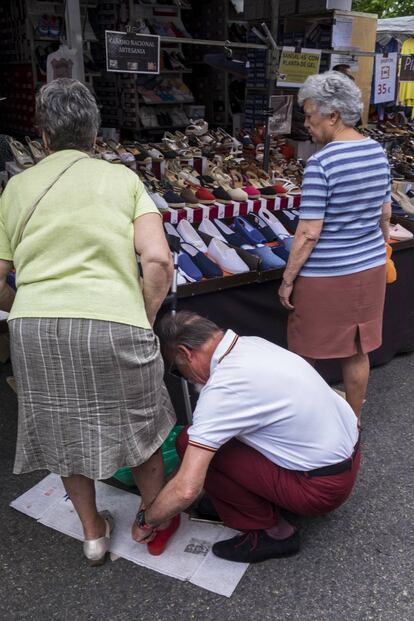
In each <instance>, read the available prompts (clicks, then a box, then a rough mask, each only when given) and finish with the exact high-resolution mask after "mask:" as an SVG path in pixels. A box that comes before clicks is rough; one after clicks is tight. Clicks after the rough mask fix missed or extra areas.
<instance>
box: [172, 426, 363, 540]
mask: <svg viewBox="0 0 414 621" xmlns="http://www.w3.org/2000/svg"><path fill="white" fill-rule="evenodd" d="M187 444H188V435H187V428H185V429H183V430H182V432H181V433H180V435H179V436H178V437H177V440H176V446H177V452H178V454H179V456H180V458H181V459H182V458H183V456H184V453H185V450H186V448H187ZM360 460H361V454H360V449H358V450H357V451H356V453H355V455H354V458H353V460H352V468H351V469H350V470H347V471H346V472H343V473H341V474H335V475H330V476H323V477H309V476H305V475H304V474H301V473H300V472H296V471H294V470H287V469H286V468H281V467H280V466H277V465H275V464H273V463H272V462H271V461H269V460H268V459H267V458H266V457H264V456H263V455H262V454H261V453H259V452H258V451H256V450H255V449H253V448H251V447H249V446H247V445H245V444H243V443H242V442H239V441H238V440H230V442H227V443H226V444H225V445H224V446H222V447H221V448H220V449H219V450H218V451H217V453H216V454H215V455H214V457H213V459H212V461H211V463H210V466H209V468H208V471H207V476H206V480H205V484H204V489H205V490H206V492H207V494H208V495H209V497H210V498H211V500H212V502H213V504H214V506H215V508H216V510H217V513H218V514H219V515H220V517H221V519H222V520H223V522H224V524H226V526H230V527H231V528H235V529H236V530H256V529H262V528H270V527H272V526H274V525H275V524H277V522H278V517H279V511H278V508H279V507H280V508H283V509H288V510H289V511H292V512H293V513H297V514H299V515H306V516H318V515H324V514H326V513H329V512H330V511H333V510H334V509H336V508H337V507H339V506H340V505H341V504H342V503H343V502H345V500H346V499H347V498H348V496H349V495H350V493H351V491H352V488H353V486H354V483H355V480H356V476H357V473H358V468H359V463H360Z"/></svg>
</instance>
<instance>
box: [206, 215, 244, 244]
mask: <svg viewBox="0 0 414 621" xmlns="http://www.w3.org/2000/svg"><path fill="white" fill-rule="evenodd" d="M214 225H215V226H216V227H217V228H218V230H219V231H220V233H221V235H222V236H223V237H224V239H225V240H226V242H227V243H228V244H230V245H231V246H236V247H237V248H242V247H243V246H244V245H245V244H246V239H245V238H244V237H243V236H242V235H239V234H238V233H236V232H235V231H234V230H233V229H232V228H230V227H229V226H227V224H224V222H221V221H220V220H217V219H216V220H214Z"/></svg>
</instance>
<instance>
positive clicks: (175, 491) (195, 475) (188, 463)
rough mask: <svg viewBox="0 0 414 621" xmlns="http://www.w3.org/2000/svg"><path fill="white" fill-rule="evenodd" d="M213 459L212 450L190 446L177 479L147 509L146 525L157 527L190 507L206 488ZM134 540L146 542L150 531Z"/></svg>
mask: <svg viewBox="0 0 414 621" xmlns="http://www.w3.org/2000/svg"><path fill="white" fill-rule="evenodd" d="M213 457H214V453H213V452H212V451H208V450H205V449H202V448H198V447H196V446H191V445H190V446H188V447H187V449H186V451H185V454H184V458H183V462H182V464H181V467H180V469H179V471H178V472H177V474H176V475H175V477H174V478H172V479H171V481H169V482H168V483H167V485H166V486H165V487H163V489H162V490H161V491H160V493H159V494H158V496H157V497H156V498H155V500H154V501H153V502H152V503H151V504H150V506H149V507H147V508H146V509H145V522H146V523H147V524H149V525H150V526H158V525H159V524H161V523H163V522H166V521H167V520H168V519H170V518H172V517H173V516H174V515H176V514H177V513H180V511H183V510H184V509H186V508H187V507H189V506H190V505H191V503H192V502H194V500H195V499H196V498H197V496H198V495H199V494H200V492H201V490H202V489H203V485H204V480H205V478H206V473H207V468H208V466H209V464H210V461H211V460H212V459H213ZM134 538H135V540H136V541H141V542H145V543H146V541H148V539H147V538H148V532H147V533H146V532H145V531H142V530H141V531H139V530H137V531H136V535H135V537H134Z"/></svg>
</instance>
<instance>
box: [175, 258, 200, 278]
mask: <svg viewBox="0 0 414 621" xmlns="http://www.w3.org/2000/svg"><path fill="white" fill-rule="evenodd" d="M178 267H179V269H180V270H181V271H182V272H184V275H185V276H186V277H187V278H188V280H190V281H191V282H195V281H199V280H201V279H202V278H203V274H202V273H201V271H200V270H199V269H198V267H197V265H195V263H193V261H192V260H191V258H190V257H189V255H188V254H187V253H186V252H180V254H179V255H178Z"/></svg>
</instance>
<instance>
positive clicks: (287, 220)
mask: <svg viewBox="0 0 414 621" xmlns="http://www.w3.org/2000/svg"><path fill="white" fill-rule="evenodd" d="M276 216H277V218H278V219H279V220H280V222H281V223H282V224H283V226H284V227H285V228H286V229H287V230H288V231H289V233H295V232H296V229H297V228H298V224H299V216H297V215H295V214H294V213H292V212H291V211H290V210H289V209H279V211H277V212H276Z"/></svg>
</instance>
